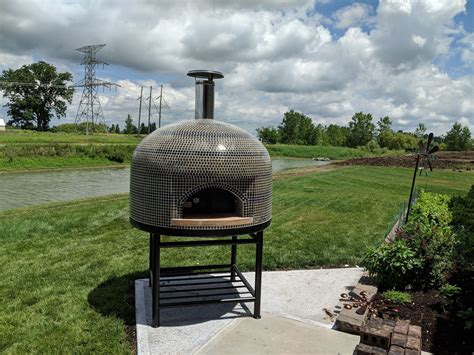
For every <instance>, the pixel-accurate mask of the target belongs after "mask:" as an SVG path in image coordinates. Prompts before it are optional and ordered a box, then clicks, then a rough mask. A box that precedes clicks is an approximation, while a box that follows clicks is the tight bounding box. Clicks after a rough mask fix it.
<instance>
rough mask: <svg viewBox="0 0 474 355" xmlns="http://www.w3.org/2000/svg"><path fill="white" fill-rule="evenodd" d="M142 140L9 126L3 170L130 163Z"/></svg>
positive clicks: (293, 149)
mask: <svg viewBox="0 0 474 355" xmlns="http://www.w3.org/2000/svg"><path fill="white" fill-rule="evenodd" d="M141 139H143V137H137V136H135V135H125V134H112V133H111V134H108V133H107V134H93V135H84V134H74V133H52V132H36V131H27V130H16V129H15V130H12V129H9V130H7V131H6V132H2V133H0V171H15V170H32V169H34V170H36V169H52V168H55V169H56V168H71V167H77V168H82V167H94V166H104V165H117V164H128V163H130V160H131V156H132V153H133V150H134V149H135V146H136V145H137V144H138V143H139V142H140V140H141ZM2 145H3V146H2ZM266 147H267V149H268V151H269V153H270V156H272V157H274V158H277V157H284V158H305V159H311V158H316V157H326V158H329V159H331V160H344V159H351V158H363V157H374V156H392V155H401V154H403V152H402V151H387V150H382V149H380V150H378V151H375V152H370V151H367V150H364V149H353V148H347V147H332V146H303V145H284V144H275V145H266Z"/></svg>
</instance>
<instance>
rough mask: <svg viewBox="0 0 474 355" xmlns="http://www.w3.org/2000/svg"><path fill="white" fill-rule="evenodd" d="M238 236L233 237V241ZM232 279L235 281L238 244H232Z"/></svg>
mask: <svg viewBox="0 0 474 355" xmlns="http://www.w3.org/2000/svg"><path fill="white" fill-rule="evenodd" d="M236 240H237V237H232V241H236ZM230 264H231V269H230V281H231V282H235V269H234V268H235V266H236V264H237V244H232V246H231V251H230Z"/></svg>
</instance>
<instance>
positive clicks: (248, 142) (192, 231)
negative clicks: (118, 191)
mask: <svg viewBox="0 0 474 355" xmlns="http://www.w3.org/2000/svg"><path fill="white" fill-rule="evenodd" d="M210 189H213V190H212V191H211V190H210ZM204 190H206V191H211V192H212V193H214V194H216V193H217V194H218V195H219V194H220V195H222V196H223V195H225V194H229V196H230V194H231V195H232V196H233V197H235V201H236V204H238V205H239V207H238V209H237V210H238V212H239V216H240V217H248V218H247V219H244V218H241V221H240V222H239V223H238V224H236V225H232V223H230V224H227V225H224V226H223V225H220V226H213V225H205V224H203V225H199V226H193V227H189V226H183V225H179V224H177V223H173V221H179V220H180V219H182V218H183V215H184V214H185V213H186V212H185V211H186V208H193V206H192V205H193V204H194V203H196V204H197V205H198V204H199V203H200V201H199V191H204ZM216 191H217V192H216ZM196 194H197V195H196ZM271 194H272V164H271V160H270V156H269V154H268V152H267V150H266V149H265V147H264V146H263V145H262V143H260V142H259V141H258V140H257V139H256V138H255V137H254V136H252V135H250V134H249V133H247V132H246V131H244V130H242V129H240V128H238V127H236V126H234V125H231V124H228V123H224V122H219V121H216V120H213V119H193V120H189V121H183V122H179V123H175V124H171V125H168V126H165V127H163V128H160V129H158V130H156V131H155V132H153V133H152V134H150V135H149V136H147V137H146V138H145V139H144V140H143V141H142V142H141V143H140V144H139V145H138V146H137V148H136V150H135V152H134V154H133V158H132V167H131V185H130V199H131V222H132V223H133V224H134V225H135V226H136V227H138V228H140V229H143V230H147V231H156V232H161V233H162V234H170V235H196V232H198V231H200V232H201V233H200V234H201V235H207V234H208V235H209V236H211V235H217V234H219V233H214V232H213V231H217V230H219V231H221V232H223V233H224V232H229V231H230V230H231V231H232V233H235V234H239V232H242V234H243V233H247V232H253V231H258V230H262V229H263V228H265V227H266V226H268V224H269V223H270V221H271ZM193 196H197V197H194V198H193ZM222 196H220V197H219V196H217V199H219V198H221V197H222ZM201 198H202V197H201ZM190 199H191V200H190ZM196 201H197V202H196ZM219 203H221V202H219ZM196 208H197V207H196ZM242 221H243V222H242ZM206 233H207V234H206Z"/></svg>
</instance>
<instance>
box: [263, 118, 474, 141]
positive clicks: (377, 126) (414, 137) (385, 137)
mask: <svg viewBox="0 0 474 355" xmlns="http://www.w3.org/2000/svg"><path fill="white" fill-rule="evenodd" d="M426 134H427V132H426V126H425V125H424V124H423V123H420V124H419V125H418V127H417V128H416V130H415V131H414V132H403V131H401V130H399V131H394V130H393V129H392V120H391V119H390V117H388V116H385V117H380V118H379V120H378V121H377V122H375V123H374V118H373V116H372V114H370V113H364V112H357V113H355V114H354V115H353V116H352V117H351V120H350V121H349V124H348V125H347V126H340V125H337V124H329V125H322V124H316V125H315V124H314V122H313V120H312V118H311V117H309V116H306V115H304V114H302V113H300V112H297V111H294V110H290V111H288V112H286V113H285V114H284V115H283V119H282V121H281V123H280V124H279V125H278V126H277V127H273V126H268V127H260V128H257V135H258V138H259V139H260V140H261V141H262V142H263V143H266V144H277V143H281V144H297V145H332V146H337V147H351V148H356V147H365V148H367V149H369V150H374V149H377V148H385V149H405V150H413V149H417V148H418V142H419V140H420V138H423V137H424V136H425V135H426ZM435 141H436V142H437V143H439V144H444V147H445V148H446V149H448V150H468V149H469V148H471V146H472V140H471V132H470V130H469V128H468V127H467V126H466V127H462V126H461V124H459V123H455V124H454V125H453V127H452V128H451V130H450V131H448V132H447V133H446V135H445V136H443V137H435Z"/></svg>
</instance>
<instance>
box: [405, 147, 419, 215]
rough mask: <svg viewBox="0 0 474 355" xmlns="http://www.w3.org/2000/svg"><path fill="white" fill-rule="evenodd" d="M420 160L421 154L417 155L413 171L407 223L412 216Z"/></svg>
mask: <svg viewBox="0 0 474 355" xmlns="http://www.w3.org/2000/svg"><path fill="white" fill-rule="evenodd" d="M419 162H420V154H418V155H417V156H416V164H415V171H414V172H413V180H412V182H411V190H410V199H409V200H408V208H407V217H406V219H405V223H408V217H409V216H410V209H411V199H412V198H413V190H414V188H415V180H416V173H417V172H418V163H419Z"/></svg>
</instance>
